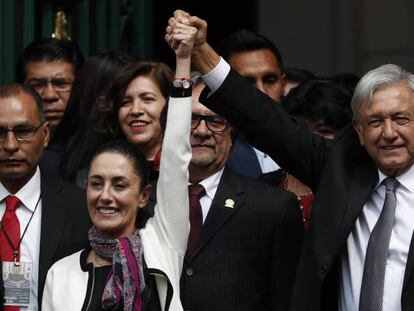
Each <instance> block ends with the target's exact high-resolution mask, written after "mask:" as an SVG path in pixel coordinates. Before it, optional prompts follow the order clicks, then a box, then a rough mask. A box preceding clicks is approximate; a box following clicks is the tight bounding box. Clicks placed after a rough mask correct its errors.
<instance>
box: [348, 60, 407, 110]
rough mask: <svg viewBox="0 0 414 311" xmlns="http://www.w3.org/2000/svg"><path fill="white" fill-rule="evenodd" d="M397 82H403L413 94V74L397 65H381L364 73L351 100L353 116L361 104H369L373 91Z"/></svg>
mask: <svg viewBox="0 0 414 311" xmlns="http://www.w3.org/2000/svg"><path fill="white" fill-rule="evenodd" d="M398 82H402V83H405V84H406V86H407V87H408V89H410V90H411V92H412V93H413V94H414V75H413V74H412V73H410V72H408V71H406V70H404V69H403V68H401V67H399V66H397V65H393V64H387V65H382V66H380V67H378V68H375V69H373V70H371V71H369V72H368V73H366V74H365V75H364V76H363V77H362V78H361V80H359V82H358V84H357V86H356V88H355V92H354V96H353V97H352V100H351V108H352V112H353V113H354V117H356V116H357V113H358V109H359V107H360V106H361V105H362V104H364V105H369V104H370V103H371V100H372V95H373V94H374V92H375V91H377V90H379V89H380V88H382V87H385V86H389V85H391V84H394V83H398Z"/></svg>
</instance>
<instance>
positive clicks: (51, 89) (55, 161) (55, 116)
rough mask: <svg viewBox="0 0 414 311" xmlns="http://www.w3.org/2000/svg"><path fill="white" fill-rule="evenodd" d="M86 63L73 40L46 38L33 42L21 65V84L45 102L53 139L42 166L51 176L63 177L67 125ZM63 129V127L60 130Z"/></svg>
mask: <svg viewBox="0 0 414 311" xmlns="http://www.w3.org/2000/svg"><path fill="white" fill-rule="evenodd" d="M82 63H83V55H82V52H81V51H80V49H79V47H78V46H77V45H76V44H75V43H74V42H72V41H69V40H58V39H53V38H45V39H40V40H37V41H33V42H32V43H30V44H29V45H28V46H27V47H26V48H25V49H24V51H23V53H22V56H21V57H20V60H19V64H18V81H19V82H20V83H24V84H26V85H29V86H31V87H32V88H33V89H34V90H36V92H37V93H38V94H39V95H40V97H41V98H42V100H43V108H44V113H45V118H46V121H48V123H49V128H50V131H51V139H50V143H49V146H48V147H47V149H45V152H44V154H43V157H42V159H41V161H40V163H39V165H40V167H41V168H42V171H43V172H44V173H45V174H46V175H49V176H61V174H60V161H61V157H62V152H63V146H64V145H65V144H66V143H67V137H68V135H70V134H71V133H67V129H66V127H67V124H69V123H71V118H73V117H74V116H69V115H66V116H65V117H63V116H64V114H65V111H66V110H67V109H66V108H67V105H68V100H69V96H70V93H71V91H72V84H73V82H74V79H75V76H76V72H77V71H78V69H79V68H80V66H81V65H82ZM58 126H59V127H58Z"/></svg>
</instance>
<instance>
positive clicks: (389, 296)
mask: <svg viewBox="0 0 414 311" xmlns="http://www.w3.org/2000/svg"><path fill="white" fill-rule="evenodd" d="M378 175H379V180H378V184H377V186H376V188H375V190H374V192H373V193H372V195H371V197H370V198H369V200H368V201H367V202H366V203H365V205H364V207H363V208H362V211H361V214H360V215H359V217H358V219H357V221H356V223H355V226H354V228H353V229H352V232H351V234H350V235H349V237H348V240H347V248H346V250H345V251H344V253H343V255H342V258H341V268H342V278H341V282H340V288H339V310H342V311H353V310H358V307H359V296H360V291H361V283H362V275H363V272H364V261H365V254H366V249H367V245H368V240H369V236H370V234H371V232H372V230H373V228H374V226H375V224H376V222H377V220H378V218H379V215H380V213H381V210H382V207H383V204H384V199H385V186H384V185H381V182H382V181H383V180H384V178H386V177H387V176H385V175H384V174H382V173H381V172H378ZM397 180H398V181H399V182H400V184H399V186H398V187H397V190H396V195H397V207H396V210H395V220H394V225H393V229H392V233H391V239H390V246H389V257H388V259H387V265H386V270H385V281H384V298H383V310H384V311H397V310H398V311H401V293H402V285H403V280H404V273H405V266H406V263H407V257H408V251H409V248H410V243H411V237H412V234H413V229H414V221H413V219H414V168H413V167H411V168H410V169H409V170H408V171H407V172H406V173H404V174H402V175H401V176H398V177H397Z"/></svg>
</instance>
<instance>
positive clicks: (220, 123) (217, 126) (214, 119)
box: [191, 114, 228, 133]
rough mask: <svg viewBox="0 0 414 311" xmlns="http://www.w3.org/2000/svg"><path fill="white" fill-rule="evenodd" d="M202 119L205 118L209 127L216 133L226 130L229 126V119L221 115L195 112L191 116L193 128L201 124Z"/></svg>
mask: <svg viewBox="0 0 414 311" xmlns="http://www.w3.org/2000/svg"><path fill="white" fill-rule="evenodd" d="M201 120H204V122H206V126H207V128H208V129H209V130H210V131H212V132H214V133H221V132H224V131H225V130H226V129H227V126H228V122H227V120H226V119H224V118H222V117H220V116H200V115H198V114H193V115H192V116H191V129H192V130H195V129H196V128H197V127H198V126H199V125H200V122H201Z"/></svg>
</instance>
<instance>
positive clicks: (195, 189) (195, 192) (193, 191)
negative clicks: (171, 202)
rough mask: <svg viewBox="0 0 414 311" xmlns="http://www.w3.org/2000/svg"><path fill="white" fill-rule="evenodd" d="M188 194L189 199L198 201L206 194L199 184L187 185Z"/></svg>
mask: <svg viewBox="0 0 414 311" xmlns="http://www.w3.org/2000/svg"><path fill="white" fill-rule="evenodd" d="M188 193H189V195H190V197H196V198H197V199H200V198H201V197H202V196H203V195H204V194H205V193H206V189H204V187H203V186H202V185H200V184H194V185H189V186H188Z"/></svg>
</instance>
